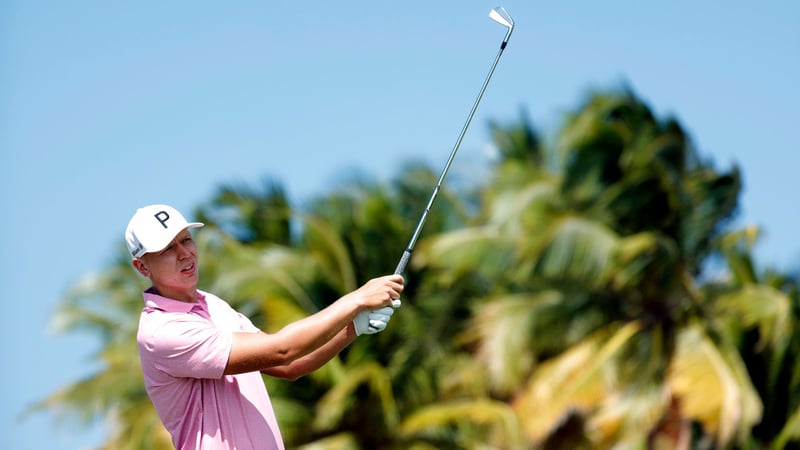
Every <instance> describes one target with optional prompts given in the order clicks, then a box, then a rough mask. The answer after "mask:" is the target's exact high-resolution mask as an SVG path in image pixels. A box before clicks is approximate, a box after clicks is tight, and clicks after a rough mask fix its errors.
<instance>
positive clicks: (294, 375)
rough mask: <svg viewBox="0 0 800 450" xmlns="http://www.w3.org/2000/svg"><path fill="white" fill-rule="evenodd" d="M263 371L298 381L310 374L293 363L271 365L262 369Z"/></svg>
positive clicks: (270, 374)
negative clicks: (298, 368)
mask: <svg viewBox="0 0 800 450" xmlns="http://www.w3.org/2000/svg"><path fill="white" fill-rule="evenodd" d="M261 373H263V374H264V375H269V376H271V377H275V378H280V379H282V380H286V381H297V380H299V379H300V378H302V377H303V376H305V375H307V374H308V373H307V372H304V371H301V370H297V369H296V368H293V367H292V366H291V365H288V366H275V367H270V368H269V369H265V370H262V371H261Z"/></svg>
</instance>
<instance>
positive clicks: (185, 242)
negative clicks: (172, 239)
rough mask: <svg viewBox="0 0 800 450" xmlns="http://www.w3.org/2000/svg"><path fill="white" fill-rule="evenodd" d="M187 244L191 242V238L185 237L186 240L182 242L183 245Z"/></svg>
mask: <svg viewBox="0 0 800 450" xmlns="http://www.w3.org/2000/svg"><path fill="white" fill-rule="evenodd" d="M189 242H192V238H190V237H187V238H186V239H184V240H183V243H184V244H188V243H189Z"/></svg>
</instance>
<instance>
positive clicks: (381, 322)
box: [353, 300, 400, 336]
mask: <svg viewBox="0 0 800 450" xmlns="http://www.w3.org/2000/svg"><path fill="white" fill-rule="evenodd" d="M396 301H397V302H399V301H400V300H396ZM392 314H394V308H393V307H391V306H384V307H383V308H381V309H376V310H375V311H361V312H360V313H358V315H357V316H356V318H355V319H354V320H353V325H354V326H355V328H356V335H357V336H361V335H362V334H375V333H379V332H381V331H383V330H384V329H386V325H387V324H388V323H389V319H391V318H392Z"/></svg>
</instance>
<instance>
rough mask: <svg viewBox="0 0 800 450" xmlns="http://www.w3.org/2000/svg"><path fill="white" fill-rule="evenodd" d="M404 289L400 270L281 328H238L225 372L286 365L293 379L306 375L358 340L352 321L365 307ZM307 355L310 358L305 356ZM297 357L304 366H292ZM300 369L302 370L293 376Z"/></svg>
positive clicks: (395, 296)
mask: <svg viewBox="0 0 800 450" xmlns="http://www.w3.org/2000/svg"><path fill="white" fill-rule="evenodd" d="M402 290H403V278H402V277H401V276H400V275H388V276H385V277H380V278H374V279H372V280H370V281H368V282H367V283H366V284H364V285H363V286H361V287H360V288H358V289H356V290H355V291H353V292H351V293H349V294H347V295H345V296H344V297H342V298H340V299H339V300H337V301H336V302H334V303H333V304H331V305H330V306H328V307H327V308H325V309H323V310H322V311H319V312H317V313H315V314H312V315H310V316H308V317H305V318H303V319H300V320H298V321H296V322H293V323H291V324H289V325H287V326H286V327H284V328H283V329H281V330H280V331H278V332H277V333H274V334H267V333H234V334H233V343H232V345H231V353H230V356H229V357H228V364H227V366H226V367H225V374H237V373H245V372H256V371H262V372H267V373H270V372H271V371H272V369H273V368H278V367H282V366H284V367H285V369H284V370H283V372H285V373H287V377H288V378H296V377H297V376H301V375H302V374H303V373H302V370H300V369H299V368H303V367H314V366H316V367H319V366H321V365H322V364H324V363H325V362H327V361H328V360H330V358H332V357H333V356H334V355H335V354H336V353H338V352H339V351H341V349H342V348H344V347H345V346H346V345H347V344H349V343H350V342H352V340H353V339H354V338H355V330H354V329H353V326H352V322H353V319H354V318H355V316H356V315H357V314H358V313H359V312H361V311H364V310H375V309H379V308H381V307H384V306H390V305H391V304H392V301H393V300H395V299H398V298H400V293H401V292H402ZM312 354H313V355H312ZM305 356H308V358H304V360H303V361H299V360H300V359H301V358H303V357H305ZM325 357H327V359H324V358H325ZM295 361H297V362H298V366H296V367H292V368H289V367H287V366H289V365H290V364H292V363H293V362H295ZM312 370H313V369H312ZM275 372H276V373H278V374H279V373H281V372H282V370H278V369H275ZM298 373H299V374H300V375H296V376H295V375H291V374H298ZM306 373H307V372H306Z"/></svg>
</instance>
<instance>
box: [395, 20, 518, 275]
mask: <svg viewBox="0 0 800 450" xmlns="http://www.w3.org/2000/svg"><path fill="white" fill-rule="evenodd" d="M489 18H490V19H492V20H494V21H495V22H497V23H499V24H500V25H503V26H504V27H506V28H508V31H507V32H506V35H505V37H504V38H503V42H502V43H501V44H500V50H499V51H498V52H497V56H496V57H495V58H494V63H492V68H491V69H489V74H488V75H486V80H484V82H483V86H481V91H480V93H478V98H477V99H476V100H475V104H474V105H472V110H470V112H469V116H467V121H466V122H465V123H464V126H463V127H462V128H461V133H460V134H459V135H458V139H457V140H456V145H455V146H454V147H453V150H452V151H451V152H450V157H449V158H448V159H447V164H445V165H444V169H443V170H442V173H441V175H439V181H438V182H437V183H436V187H435V188H434V189H433V193H432V194H431V198H430V200H428V205H427V206H426V207H425V211H423V213H422V217H420V219H419V222H418V223H417V228H416V229H415V230H414V234H412V235H411V240H409V241H408V245H407V246H406V249H405V251H404V252H403V256H402V257H401V258H400V262H399V263H398V264H397V268H396V269H395V271H394V273H395V274H396V275H398V274H402V273H403V272H404V271H405V269H406V265H407V264H408V260H409V259H411V252H412V251H413V250H414V245H416V243H417V239H418V238H419V235H420V233H421V232H422V227H423V225H425V220H427V218H428V213H429V212H430V210H431V206H433V202H434V201H435V200H436V196H437V195H438V194H439V189H440V188H441V187H442V183H443V182H444V177H445V176H446V175H447V171H448V170H450V165H451V164H452V163H453V159H454V158H455V157H456V152H457V151H458V147H459V146H460V145H461V141H462V140H463V139H464V134H465V133H466V132H467V128H468V127H469V123H470V122H471V121H472V116H474V115H475V110H476V109H478V104H479V103H480V101H481V97H483V92H484V91H485V90H486V86H487V85H488V84H489V80H490V79H491V78H492V73H494V68H495V67H496V66H497V62H498V61H499V60H500V56H502V55H503V50H505V48H506V45H507V44H508V38H510V37H511V32H512V31H514V19H512V18H511V15H509V14H508V11H506V10H505V8H503V7H502V6H498V7H496V8H494V9H492V10H491V11H490V12H489Z"/></svg>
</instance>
